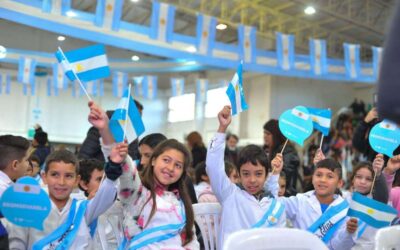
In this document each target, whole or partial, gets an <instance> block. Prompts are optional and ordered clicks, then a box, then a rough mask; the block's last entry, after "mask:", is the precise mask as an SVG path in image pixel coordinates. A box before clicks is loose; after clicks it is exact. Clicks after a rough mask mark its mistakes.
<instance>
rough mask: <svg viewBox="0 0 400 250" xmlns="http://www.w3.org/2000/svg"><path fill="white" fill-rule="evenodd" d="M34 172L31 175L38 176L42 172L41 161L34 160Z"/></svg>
mask: <svg viewBox="0 0 400 250" xmlns="http://www.w3.org/2000/svg"><path fill="white" fill-rule="evenodd" d="M31 163H32V174H31V176H33V177H34V176H36V175H37V174H38V173H39V172H40V166H39V162H37V161H32V162H31Z"/></svg>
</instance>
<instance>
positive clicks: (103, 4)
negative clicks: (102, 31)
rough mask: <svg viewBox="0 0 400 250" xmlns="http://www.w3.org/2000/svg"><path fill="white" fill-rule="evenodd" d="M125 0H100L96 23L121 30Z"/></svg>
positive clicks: (99, 25)
mask: <svg viewBox="0 0 400 250" xmlns="http://www.w3.org/2000/svg"><path fill="white" fill-rule="evenodd" d="M123 4H124V1H123V0H98V1H97V6H96V16H95V19H94V23H95V25H96V26H98V27H104V28H106V29H108V30H115V31H118V30H119V24H120V19H121V15H122V7H123Z"/></svg>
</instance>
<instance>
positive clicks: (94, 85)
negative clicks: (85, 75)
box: [80, 80, 99, 96]
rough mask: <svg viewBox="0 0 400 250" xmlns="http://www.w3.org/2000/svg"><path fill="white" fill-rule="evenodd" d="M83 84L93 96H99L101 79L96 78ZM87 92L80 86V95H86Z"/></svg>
mask: <svg viewBox="0 0 400 250" xmlns="http://www.w3.org/2000/svg"><path fill="white" fill-rule="evenodd" d="M83 86H85V89H86V91H87V93H88V94H89V95H91V96H97V95H98V92H99V90H98V89H99V81H98V80H94V81H90V82H84V83H83ZM84 94H85V92H83V89H82V88H80V95H81V96H82V95H84Z"/></svg>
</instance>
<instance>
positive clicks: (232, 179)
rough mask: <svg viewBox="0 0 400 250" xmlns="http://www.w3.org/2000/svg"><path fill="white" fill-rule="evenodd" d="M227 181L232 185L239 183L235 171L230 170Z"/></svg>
mask: <svg viewBox="0 0 400 250" xmlns="http://www.w3.org/2000/svg"><path fill="white" fill-rule="evenodd" d="M229 180H231V182H233V183H235V184H236V183H239V175H238V172H237V170H236V169H232V171H231V173H230V174H229Z"/></svg>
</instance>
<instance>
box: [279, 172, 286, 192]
mask: <svg viewBox="0 0 400 250" xmlns="http://www.w3.org/2000/svg"><path fill="white" fill-rule="evenodd" d="M278 184H279V192H278V196H279V197H281V196H285V194H286V174H285V172H283V171H282V172H281V173H280V174H279V180H278Z"/></svg>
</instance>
